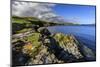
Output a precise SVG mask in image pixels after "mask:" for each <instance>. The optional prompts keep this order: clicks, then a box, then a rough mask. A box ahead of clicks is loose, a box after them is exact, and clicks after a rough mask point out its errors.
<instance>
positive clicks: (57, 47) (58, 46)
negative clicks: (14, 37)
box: [13, 28, 95, 65]
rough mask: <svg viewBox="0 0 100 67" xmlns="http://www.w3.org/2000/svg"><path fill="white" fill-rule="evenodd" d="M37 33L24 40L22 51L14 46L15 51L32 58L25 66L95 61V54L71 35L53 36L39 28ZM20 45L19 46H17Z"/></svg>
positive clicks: (59, 34)
mask: <svg viewBox="0 0 100 67" xmlns="http://www.w3.org/2000/svg"><path fill="white" fill-rule="evenodd" d="M37 31H38V32H36V33H35V32H34V33H33V34H32V35H31V36H28V37H26V38H24V39H25V40H23V41H24V43H22V44H23V45H22V44H20V45H22V46H21V48H20V50H19V49H18V47H16V46H14V45H16V44H13V46H14V47H13V51H18V50H19V52H21V53H22V54H23V55H25V56H26V55H27V56H29V57H30V58H28V60H27V61H26V62H25V63H24V65H34V64H52V63H69V62H79V61H90V60H94V59H95V54H94V52H93V51H92V50H91V49H90V48H88V47H87V46H85V45H84V44H82V43H80V42H79V41H77V39H76V38H75V37H74V36H73V35H71V34H66V35H65V34H62V33H56V34H53V35H51V33H50V32H49V31H48V29H46V28H39V29H38V30H37ZM20 45H18V44H17V46H20ZM17 55H18V54H17ZM19 57H20V55H19ZM21 57H22V56H21ZM24 59H25V58H24ZM17 62H19V61H17ZM21 62H23V60H22V61H21Z"/></svg>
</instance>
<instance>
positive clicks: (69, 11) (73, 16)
mask: <svg viewBox="0 0 100 67" xmlns="http://www.w3.org/2000/svg"><path fill="white" fill-rule="evenodd" d="M53 11H54V12H55V13H56V14H57V15H60V16H62V17H63V18H64V19H69V20H71V21H73V22H74V23H79V24H93V23H95V6H82V5H72V4H68V5H65V4H57V5H56V6H55V7H53Z"/></svg>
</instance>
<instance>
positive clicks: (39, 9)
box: [12, 1, 63, 22]
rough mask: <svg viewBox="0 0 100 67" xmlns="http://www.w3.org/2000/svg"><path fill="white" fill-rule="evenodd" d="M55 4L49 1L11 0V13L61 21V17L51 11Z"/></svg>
mask: <svg viewBox="0 0 100 67" xmlns="http://www.w3.org/2000/svg"><path fill="white" fill-rule="evenodd" d="M55 5H56V4H51V3H35V2H34V3H33V2H28V1H27V2H22V1H12V15H15V16H21V17H23V16H29V17H30V16H33V17H37V18H39V19H42V20H47V21H54V22H58V21H63V19H62V17H61V16H59V15H57V14H55V13H54V12H53V9H52V7H54V6H55Z"/></svg>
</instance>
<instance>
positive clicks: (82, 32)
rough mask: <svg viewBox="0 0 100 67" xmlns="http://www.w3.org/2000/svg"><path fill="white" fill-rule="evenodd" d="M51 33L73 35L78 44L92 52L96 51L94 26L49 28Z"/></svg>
mask: <svg viewBox="0 0 100 67" xmlns="http://www.w3.org/2000/svg"><path fill="white" fill-rule="evenodd" d="M48 29H49V31H50V32H51V33H58V32H60V33H64V34H73V35H74V36H75V37H76V38H77V39H78V40H79V41H80V42H82V43H83V44H84V45H86V46H87V47H89V48H91V49H92V50H94V51H95V50H96V40H95V37H96V35H95V26H51V27H48Z"/></svg>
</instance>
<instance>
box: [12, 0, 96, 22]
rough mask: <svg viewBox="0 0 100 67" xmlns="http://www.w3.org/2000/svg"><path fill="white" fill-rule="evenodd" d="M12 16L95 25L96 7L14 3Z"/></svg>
mask: <svg viewBox="0 0 100 67" xmlns="http://www.w3.org/2000/svg"><path fill="white" fill-rule="evenodd" d="M12 15H15V16H29V17H30V16H33V17H37V18H39V19H44V20H48V21H54V20H55V18H54V17H56V19H57V20H62V19H64V20H66V21H70V22H73V23H78V24H94V23H95V6H86V5H84V6H82V5H73V4H55V3H37V2H23V1H12ZM52 17H53V18H52ZM48 18H49V19H48Z"/></svg>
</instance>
